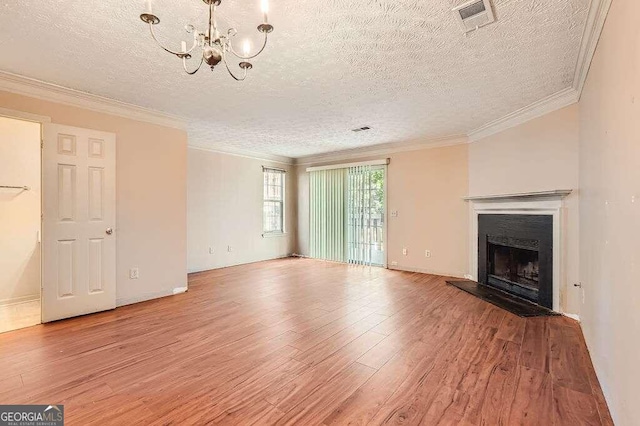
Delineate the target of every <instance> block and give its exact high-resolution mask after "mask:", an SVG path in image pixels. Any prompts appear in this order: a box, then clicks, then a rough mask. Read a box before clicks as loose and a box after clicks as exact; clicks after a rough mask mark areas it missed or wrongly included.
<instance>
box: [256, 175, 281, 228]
mask: <svg viewBox="0 0 640 426" xmlns="http://www.w3.org/2000/svg"><path fill="white" fill-rule="evenodd" d="M262 170H263V175H264V196H263V208H262V230H263V231H264V234H282V233H284V181H285V171H284V170H279V169H269V168H266V167H263V168H262Z"/></svg>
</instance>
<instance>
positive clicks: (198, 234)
mask: <svg viewBox="0 0 640 426" xmlns="http://www.w3.org/2000/svg"><path fill="white" fill-rule="evenodd" d="M263 165H264V166H271V167H276V168H283V169H286V170H288V173H287V175H286V178H285V182H286V188H285V197H286V198H285V210H286V211H285V233H286V234H285V235H283V236H274V237H267V238H263V237H262V196H263V175H262V166H263ZM292 171H293V167H292V166H285V165H282V164H277V163H272V162H268V161H260V160H255V159H251V158H246V157H240V156H235V155H228V154H221V153H216V152H211V151H204V150H200V149H195V148H189V150H188V197H187V199H188V262H187V263H188V269H189V272H196V271H204V270H209V269H215V268H221V267H225V266H232V265H239V264H243V263H250V262H257V261H261V260H267V259H274V258H278V257H285V256H288V255H290V254H292V253H293V252H294V251H295V243H296V196H295V194H296V189H295V188H296V181H295V175H294V174H293V173H292ZM228 246H231V247H232V251H231V252H229V251H227V247H228ZM209 248H213V254H211V253H209Z"/></svg>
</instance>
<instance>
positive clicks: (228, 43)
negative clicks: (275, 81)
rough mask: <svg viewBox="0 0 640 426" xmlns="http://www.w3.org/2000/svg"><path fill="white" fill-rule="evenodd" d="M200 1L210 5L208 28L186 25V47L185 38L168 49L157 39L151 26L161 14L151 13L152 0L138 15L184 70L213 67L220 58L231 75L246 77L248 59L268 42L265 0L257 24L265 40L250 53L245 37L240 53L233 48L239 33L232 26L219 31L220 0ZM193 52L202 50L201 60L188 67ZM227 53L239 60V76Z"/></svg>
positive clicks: (240, 78) (268, 30)
mask: <svg viewBox="0 0 640 426" xmlns="http://www.w3.org/2000/svg"><path fill="white" fill-rule="evenodd" d="M202 1H203V2H204V3H205V4H206V5H207V7H208V8H209V25H208V28H207V29H206V30H205V31H199V30H197V29H196V27H195V26H193V25H191V24H188V25H186V26H185V30H186V31H187V33H188V34H193V42H192V45H191V46H190V47H188V48H187V42H186V41H182V46H181V49H180V51H177V52H176V51H174V50H171V49H168V48H167V47H165V46H163V45H162V43H160V41H158V38H157V37H156V33H155V31H154V29H153V28H154V26H156V25H158V24H159V23H160V18H158V17H157V16H156V15H154V14H153V9H152V6H151V0H146V2H145V11H144V13H143V14H142V15H140V19H141V20H142V21H143V22H144V23H147V24H149V29H150V31H151V37H153V39H154V40H155V42H156V43H158V45H159V46H160V47H161V48H162V49H164V50H165V51H167V52H169V53H171V54H172V55H175V56H177V57H178V58H180V59H182V66H183V68H184V70H185V72H186V73H187V74H190V75H193V74H195V73H197V72H198V70H200V68H201V67H202V65H203V64H207V65H208V66H209V67H211V70H213V69H214V67H215V66H216V65H218V64H219V63H220V62H223V63H224V65H225V67H226V68H227V71H228V72H229V74H230V75H231V77H233V78H234V79H235V80H237V81H242V80H244V79H245V78H246V77H247V71H248V70H250V69H251V68H252V67H253V65H251V62H249V60H251V59H253V58H255V57H256V56H258V55H259V54H261V53H262V52H263V51H264V49H265V47H266V46H267V37H268V35H269V33H270V32H271V31H273V26H272V25H271V24H269V23H268V21H267V13H268V12H269V3H268V0H262V13H263V22H262V24H260V25H258V31H259V32H261V33H262V34H264V42H263V44H262V47H261V48H260V49H259V50H258V52H257V53H255V54H253V55H252V54H251V45H250V44H249V41H248V40H245V42H244V44H243V54H242V55H241V54H239V53H237V52H236V51H235V50H234V48H233V44H232V40H233V38H234V37H235V36H236V34H237V33H238V31H237V30H236V29H235V28H229V30H227V32H226V34H221V33H220V31H219V29H218V26H217V23H216V8H217V7H218V6H220V3H221V1H222V0H202ZM195 52H198V53H201V55H200V62H199V64H198V65H197V67H196V68H194V69H192V70H190V69H189V67H188V66H187V60H189V59H191V58H192V57H193V56H195ZM229 54H232V55H234V56H235V57H237V58H239V59H240V60H241V61H242V62H240V64H239V67H240V69H241V70H242V72H241V73H240V74H241V75H240V76H237V75H235V74H234V73H233V71H231V68H230V67H229V63H228V62H227V56H228V55H229Z"/></svg>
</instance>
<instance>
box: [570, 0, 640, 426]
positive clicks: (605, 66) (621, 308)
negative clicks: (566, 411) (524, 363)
mask: <svg viewBox="0 0 640 426" xmlns="http://www.w3.org/2000/svg"><path fill="white" fill-rule="evenodd" d="M638 16H640V2H638V1H637V0H615V1H614V2H613V3H612V6H611V10H610V12H609V17H608V18H607V22H606V24H605V28H604V32H603V35H602V38H601V39H600V43H599V45H598V49H597V51H596V55H595V58H594V61H593V63H592V66H591V70H590V72H589V77H588V79H587V83H586V86H585V89H584V92H583V94H582V99H581V101H580V188H581V197H580V257H581V262H580V279H581V281H582V284H583V286H584V293H585V295H584V306H583V309H582V311H583V312H582V315H581V316H582V326H583V330H584V334H585V337H586V340H587V343H588V346H589V350H590V352H591V357H592V359H593V362H594V365H595V367H596V370H597V372H598V377H599V378H600V381H601V384H602V387H603V389H604V392H605V394H606V396H607V400H608V402H609V407H610V409H611V412H612V414H613V417H614V420H615V421H616V424H619V425H636V424H638V422H639V421H640V404H638V401H639V397H638V389H639V388H640V363H639V362H638V357H639V356H640V339H639V337H640V319H639V318H640V317H639V313H640V284H639V282H638V276H639V274H640V26H639V25H638Z"/></svg>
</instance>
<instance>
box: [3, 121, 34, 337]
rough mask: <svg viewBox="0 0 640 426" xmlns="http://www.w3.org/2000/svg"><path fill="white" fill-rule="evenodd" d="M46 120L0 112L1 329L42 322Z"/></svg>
mask: <svg viewBox="0 0 640 426" xmlns="http://www.w3.org/2000/svg"><path fill="white" fill-rule="evenodd" d="M41 135H42V129H41V124H40V123H38V122H34V121H27V120H20V119H16V118H9V117H4V116H0V271H2V273H0V333H3V332H6V331H11V330H17V329H19V328H24V327H29V326H32V325H36V324H40V323H41V320H42V317H41V258H42V253H41V235H42V230H41V226H42V220H41V218H42V185H41V181H42V177H41V176H42V165H41V164H42V160H41V145H40V143H41Z"/></svg>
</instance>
